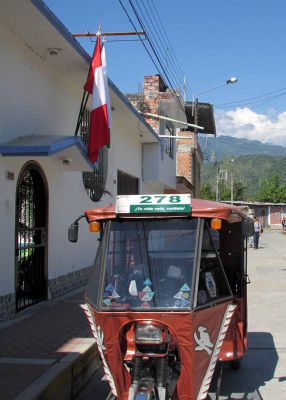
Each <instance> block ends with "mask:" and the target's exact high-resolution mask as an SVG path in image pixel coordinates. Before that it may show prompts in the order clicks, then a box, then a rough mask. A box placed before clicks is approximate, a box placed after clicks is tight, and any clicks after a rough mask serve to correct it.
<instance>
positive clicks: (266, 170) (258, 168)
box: [201, 136, 286, 200]
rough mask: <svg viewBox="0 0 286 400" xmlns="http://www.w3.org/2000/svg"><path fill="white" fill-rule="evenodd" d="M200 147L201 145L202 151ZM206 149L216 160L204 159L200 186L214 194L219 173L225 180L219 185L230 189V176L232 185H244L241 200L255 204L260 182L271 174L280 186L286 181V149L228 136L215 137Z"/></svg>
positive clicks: (212, 158)
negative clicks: (253, 201) (252, 201)
mask: <svg viewBox="0 0 286 400" xmlns="http://www.w3.org/2000/svg"><path fill="white" fill-rule="evenodd" d="M203 145H204V141H202V142H201V147H202V148H203ZM207 147H209V148H210V149H213V153H212V154H213V155H215V156H211V154H209V155H208V156H206V155H205V159H206V161H205V162H204V165H203V169H202V184H209V185H210V186H211V187H212V190H213V191H215V187H216V179H217V174H218V171H219V170H220V171H222V175H221V176H224V178H225V179H226V180H224V181H221V182H222V183H223V182H224V184H225V185H226V187H230V177H231V174H232V176H233V182H234V183H235V182H240V183H241V184H242V185H243V187H244V195H243V197H244V198H242V199H241V200H255V198H256V194H257V192H258V191H259V189H260V185H261V182H262V181H263V179H265V178H269V177H270V176H271V175H273V174H277V175H278V176H279V178H280V179H281V181H282V182H285V181H286V147H283V146H277V145H272V144H269V143H267V144H266V143H261V142H259V141H257V140H248V139H238V138H234V137H230V136H218V137H217V138H214V139H213V141H212V142H211V143H209V146H207ZM207 147H206V148H207Z"/></svg>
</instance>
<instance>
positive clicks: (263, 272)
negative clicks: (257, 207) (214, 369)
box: [220, 229, 286, 400]
mask: <svg viewBox="0 0 286 400" xmlns="http://www.w3.org/2000/svg"><path fill="white" fill-rule="evenodd" d="M285 248H286V234H285V233H283V232H282V231H281V230H279V231H276V230H275V231H274V230H267V229H266V230H264V232H263V234H262V235H261V237H260V241H259V249H258V250H254V249H253V248H249V249H248V275H249V278H250V281H251V283H250V284H249V285H248V322H249V324H248V332H249V333H248V339H249V346H248V351H247V352H246V355H245V358H244V360H243V361H242V365H241V369H240V370H239V371H232V370H227V371H226V373H225V376H224V378H223V388H222V396H221V397H220V399H221V400H226V399H240V400H245V399H249V400H252V399H257V398H262V399H263V400H285V399H286V336H285V332H286V318H285V303H286V253H285Z"/></svg>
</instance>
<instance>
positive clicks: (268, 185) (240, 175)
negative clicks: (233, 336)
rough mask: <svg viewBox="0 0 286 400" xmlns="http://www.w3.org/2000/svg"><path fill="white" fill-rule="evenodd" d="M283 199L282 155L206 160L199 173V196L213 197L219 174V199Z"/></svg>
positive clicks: (284, 174) (285, 179)
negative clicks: (200, 173)
mask: <svg viewBox="0 0 286 400" xmlns="http://www.w3.org/2000/svg"><path fill="white" fill-rule="evenodd" d="M231 173H232V176H233V198H234V200H245V201H270V202H276V203H279V202H286V157H285V156H284V157H277V156H276V157H275V156H270V155H261V154H260V155H253V154H252V155H243V156H239V157H225V158H223V159H222V160H220V161H218V162H216V163H207V164H205V165H204V167H203V173H202V196H203V198H208V199H214V198H215V197H216V196H215V193H216V184H217V183H216V182H217V176H218V174H219V176H220V178H221V179H220V180H219V192H220V199H221V200H230V197H231V194H230V189H231Z"/></svg>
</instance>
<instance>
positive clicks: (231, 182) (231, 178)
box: [230, 172, 233, 204]
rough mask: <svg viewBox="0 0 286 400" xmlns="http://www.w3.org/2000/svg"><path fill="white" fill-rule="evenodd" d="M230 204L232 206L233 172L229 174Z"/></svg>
mask: <svg viewBox="0 0 286 400" xmlns="http://www.w3.org/2000/svg"><path fill="white" fill-rule="evenodd" d="M230 204H233V172H231V173H230Z"/></svg>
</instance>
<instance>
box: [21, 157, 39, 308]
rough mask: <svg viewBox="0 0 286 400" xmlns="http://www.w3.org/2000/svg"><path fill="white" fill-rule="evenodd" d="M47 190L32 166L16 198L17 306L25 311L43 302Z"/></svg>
mask: <svg viewBox="0 0 286 400" xmlns="http://www.w3.org/2000/svg"><path fill="white" fill-rule="evenodd" d="M45 195H46V191H45V186H44V183H43V180H42V178H41V175H40V173H39V171H38V169H37V167H36V166H33V165H32V164H31V165H29V169H27V170H26V171H25V173H24V175H23V176H22V178H21V181H20V183H19V186H18V188H17V199H16V306H17V310H18V311H19V310H22V309H24V308H26V307H29V306H31V305H33V304H36V303H38V302H39V301H41V300H44V299H45V298H46V295H47V277H46V272H45V248H46V199H45Z"/></svg>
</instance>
